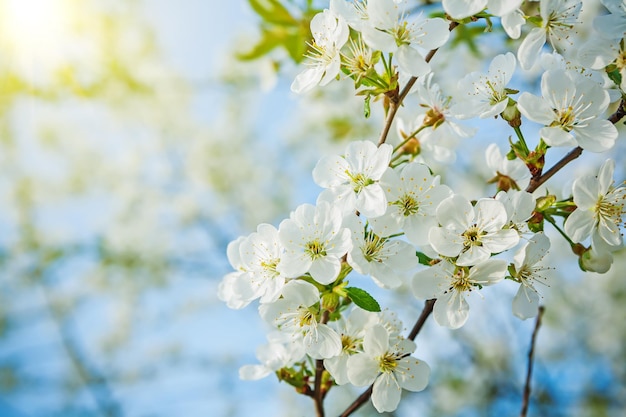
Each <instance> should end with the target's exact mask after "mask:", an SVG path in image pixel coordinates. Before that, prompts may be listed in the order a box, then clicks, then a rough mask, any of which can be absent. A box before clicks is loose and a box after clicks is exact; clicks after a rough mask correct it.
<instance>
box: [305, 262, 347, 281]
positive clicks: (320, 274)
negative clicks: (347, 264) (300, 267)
mask: <svg viewBox="0 0 626 417" xmlns="http://www.w3.org/2000/svg"><path fill="white" fill-rule="evenodd" d="M340 270H341V261H340V260H339V259H338V258H336V257H334V256H324V257H322V258H318V259H315V260H314V261H313V263H312V264H311V268H309V273H310V274H311V276H312V277H313V279H314V280H315V281H317V282H319V283H320V284H324V285H327V284H330V283H332V282H334V281H335V279H336V278H337V276H338V275H339V271H340Z"/></svg>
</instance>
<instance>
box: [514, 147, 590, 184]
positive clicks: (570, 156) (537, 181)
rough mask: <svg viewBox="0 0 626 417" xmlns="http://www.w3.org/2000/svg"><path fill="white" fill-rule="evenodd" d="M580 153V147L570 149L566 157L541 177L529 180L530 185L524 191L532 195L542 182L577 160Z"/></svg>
mask: <svg viewBox="0 0 626 417" xmlns="http://www.w3.org/2000/svg"><path fill="white" fill-rule="evenodd" d="M582 153H583V148H581V147H580V146H578V147H577V148H574V149H572V150H571V151H570V152H569V153H568V154H567V155H565V156H564V157H563V158H561V160H560V161H559V162H557V163H556V164H554V166H553V167H552V168H550V169H549V170H547V171H546V172H545V173H544V174H543V175H541V176H539V177H536V178H532V179H531V180H530V183H529V184H528V187H526V191H528V192H529V193H532V192H533V191H535V190H536V189H537V188H539V186H541V185H542V184H543V183H544V182H546V181H548V180H549V179H550V178H552V176H553V175H554V174H556V173H557V172H559V171H560V170H561V169H563V167H564V166H565V165H567V164H569V163H570V162H572V161H573V160H574V159H576V158H578V157H579V156H580V154H582Z"/></svg>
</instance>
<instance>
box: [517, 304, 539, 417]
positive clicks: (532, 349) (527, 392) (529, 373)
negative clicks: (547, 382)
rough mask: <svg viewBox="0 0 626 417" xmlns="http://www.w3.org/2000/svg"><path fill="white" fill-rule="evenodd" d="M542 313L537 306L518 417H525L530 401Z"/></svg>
mask: <svg viewBox="0 0 626 417" xmlns="http://www.w3.org/2000/svg"><path fill="white" fill-rule="evenodd" d="M544 311H545V308H544V307H543V306H539V313H538V314H537V321H535V329H534V330H533V335H532V337H531V339H530V350H529V351H528V368H527V370H526V383H525V384H524V396H523V398H522V410H521V411H520V414H519V415H520V417H526V413H527V412H528V402H529V400H530V379H531V376H532V373H533V359H534V356H535V342H536V341H537V333H538V332H539V327H540V326H541V316H543V312H544Z"/></svg>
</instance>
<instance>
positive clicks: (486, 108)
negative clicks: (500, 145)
mask: <svg viewBox="0 0 626 417" xmlns="http://www.w3.org/2000/svg"><path fill="white" fill-rule="evenodd" d="M515 65H516V62H515V55H513V54H512V53H511V52H508V53H506V54H504V55H498V56H496V57H495V58H494V59H493V60H492V61H491V64H490V65H489V70H488V71H487V74H482V73H479V72H472V73H470V74H468V75H466V76H465V77H464V78H463V79H462V80H461V81H459V91H460V94H459V96H458V97H459V100H460V101H459V102H458V103H457V104H456V105H455V106H454V107H453V108H452V110H453V111H454V112H455V114H456V115H457V116H458V117H459V118H461V119H469V118H472V117H476V116H480V117H481V118H483V119H484V118H487V117H493V116H497V115H498V114H500V113H502V112H503V111H504V109H505V108H506V106H507V104H508V102H509V96H508V92H507V89H506V85H507V84H508V83H509V81H511V77H513V73H514V72H515Z"/></svg>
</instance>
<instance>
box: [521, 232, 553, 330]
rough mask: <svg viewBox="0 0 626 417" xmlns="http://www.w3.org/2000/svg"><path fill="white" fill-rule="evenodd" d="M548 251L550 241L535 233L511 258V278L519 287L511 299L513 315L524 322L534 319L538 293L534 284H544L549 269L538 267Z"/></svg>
mask: <svg viewBox="0 0 626 417" xmlns="http://www.w3.org/2000/svg"><path fill="white" fill-rule="evenodd" d="M549 249H550V239H548V237H547V236H546V235H544V234H543V233H537V234H535V235H534V236H533V237H532V238H530V239H529V240H528V242H526V243H525V244H524V245H523V246H522V247H521V248H520V249H519V250H518V251H517V253H516V254H515V256H514V257H513V265H514V273H513V274H512V277H513V278H515V279H516V280H518V281H519V283H520V286H519V289H518V290H517V294H516V295H515V297H514V298H513V305H512V308H513V314H514V315H515V316H516V317H518V318H520V319H522V320H526V319H528V318H531V317H535V316H536V315H537V312H538V310H537V309H538V308H539V292H538V291H537V289H536V288H535V284H537V283H539V284H545V281H546V279H547V278H546V277H545V276H544V275H543V274H544V271H546V270H548V269H550V268H548V267H546V266H542V265H540V262H541V260H542V259H543V257H544V256H545V255H546V253H547V252H548V250H549Z"/></svg>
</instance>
